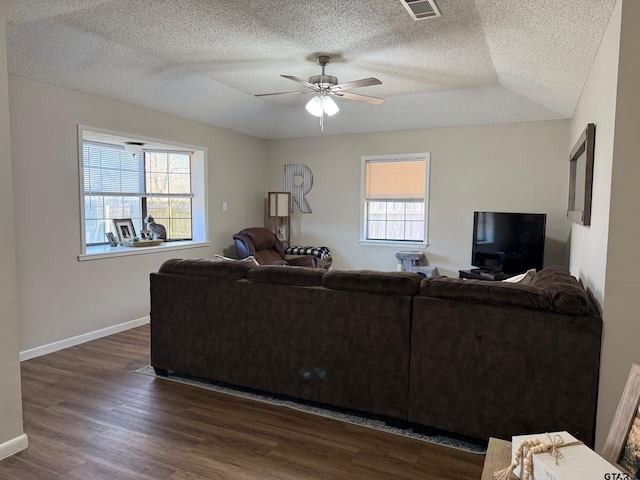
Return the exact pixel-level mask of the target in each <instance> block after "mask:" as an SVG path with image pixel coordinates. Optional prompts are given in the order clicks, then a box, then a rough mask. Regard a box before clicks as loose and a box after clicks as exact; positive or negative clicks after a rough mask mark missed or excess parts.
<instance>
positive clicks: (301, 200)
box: [284, 163, 313, 213]
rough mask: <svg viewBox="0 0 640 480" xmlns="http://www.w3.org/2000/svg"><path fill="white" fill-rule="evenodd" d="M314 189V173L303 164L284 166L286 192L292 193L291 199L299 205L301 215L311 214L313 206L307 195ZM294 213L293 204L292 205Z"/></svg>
mask: <svg viewBox="0 0 640 480" xmlns="http://www.w3.org/2000/svg"><path fill="white" fill-rule="evenodd" d="M311 187H313V172H312V171H311V169H310V168H309V167H307V166H306V165H302V164H299V163H297V164H287V165H285V166H284V190H285V192H291V197H292V198H293V200H294V201H295V203H296V204H297V205H298V208H299V209H300V213H311V206H310V205H309V202H307V199H306V198H305V195H306V194H307V193H309V192H310V191H311ZM291 211H292V212H293V202H292V203H291Z"/></svg>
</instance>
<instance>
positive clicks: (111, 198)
mask: <svg viewBox="0 0 640 480" xmlns="http://www.w3.org/2000/svg"><path fill="white" fill-rule="evenodd" d="M83 177H84V222H85V237H86V244H87V245H95V244H101V243H105V242H106V237H105V234H106V233H107V232H113V231H114V229H113V219H116V218H131V220H132V221H133V224H134V228H135V230H136V234H138V235H139V234H140V232H141V230H142V228H143V227H144V224H143V219H144V218H145V217H146V216H147V215H151V216H153V217H154V220H155V221H156V223H161V224H163V225H165V227H166V229H167V239H168V240H190V239H191V238H192V225H191V220H192V198H193V193H192V189H191V154H190V152H183V151H178V152H172V151H145V152H143V153H140V154H137V155H131V154H130V153H129V152H127V151H125V150H124V148H123V147H122V146H120V145H111V144H104V143H98V142H92V141H86V140H85V141H84V142H83Z"/></svg>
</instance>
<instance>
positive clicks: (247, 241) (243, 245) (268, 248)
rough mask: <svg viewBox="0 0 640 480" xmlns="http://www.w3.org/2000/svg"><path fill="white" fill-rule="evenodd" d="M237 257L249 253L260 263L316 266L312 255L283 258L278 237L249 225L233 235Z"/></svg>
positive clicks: (316, 260) (261, 228)
mask: <svg viewBox="0 0 640 480" xmlns="http://www.w3.org/2000/svg"><path fill="white" fill-rule="evenodd" d="M233 240H234V242H235V244H236V252H237V254H238V258H246V257H248V256H250V255H253V257H254V258H255V259H256V261H257V262H258V263H259V264H260V265H296V266H299V267H317V266H318V259H317V258H316V257H314V256H312V255H302V256H300V257H292V258H288V259H286V260H285V258H284V247H283V246H282V243H281V242H280V240H278V237H276V235H275V234H274V233H273V232H272V231H271V230H269V229H268V228H263V227H250V228H245V229H244V230H241V231H240V232H238V233H236V234H235V235H234V236H233Z"/></svg>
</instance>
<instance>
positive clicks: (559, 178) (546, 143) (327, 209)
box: [267, 119, 569, 276]
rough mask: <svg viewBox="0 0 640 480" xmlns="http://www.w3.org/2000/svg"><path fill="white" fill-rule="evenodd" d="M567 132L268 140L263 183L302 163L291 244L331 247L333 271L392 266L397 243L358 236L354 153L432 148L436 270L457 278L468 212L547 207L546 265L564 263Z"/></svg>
mask: <svg viewBox="0 0 640 480" xmlns="http://www.w3.org/2000/svg"><path fill="white" fill-rule="evenodd" d="M327 121H331V119H329V120H327ZM568 136H569V122H568V121H562V120H561V121H545V122H530V123H516V124H503V125H480V126H468V127H451V128H434V129H426V130H412V131H403V132H385V133H372V134H355V135H340V136H326V137H315V138H294V139H285V140H270V141H269V143H268V148H267V152H268V153H267V187H268V189H270V190H279V189H282V187H283V178H284V165H285V164H288V163H302V164H305V165H307V166H308V167H310V168H311V170H312V171H313V182H314V183H313V188H312V190H311V192H310V193H309V194H308V196H307V199H308V201H309V203H310V205H311V209H312V210H313V213H311V214H301V213H300V211H299V210H298V209H297V207H295V208H294V214H293V218H292V225H293V229H292V240H293V243H294V244H305V245H326V246H328V247H329V248H330V249H331V251H332V254H333V257H334V266H336V267H337V268H371V269H379V270H395V269H396V263H397V261H396V259H395V256H394V251H396V250H399V249H403V248H402V247H398V246H389V247H380V246H363V245H360V243H359V242H358V240H359V235H360V230H359V225H360V176H361V173H360V172H361V157H362V156H363V155H383V154H400V153H418V152H430V153H431V181H430V204H429V246H428V247H427V249H426V250H425V251H424V252H425V255H426V257H427V260H428V263H429V264H430V265H435V266H437V267H438V271H439V273H441V274H444V275H449V276H457V275H458V270H459V269H467V268H469V267H470V266H471V263H470V262H471V235H472V226H473V212H474V210H489V211H491V210H495V211H519V212H541V213H547V215H548V217H547V236H548V240H547V244H546V255H545V257H546V258H545V262H546V263H547V264H564V265H567V264H568V259H567V253H566V242H567V237H568V231H569V230H568V229H569V225H568V223H567V221H566V202H567V182H568V169H569V167H568V152H569V148H568V146H567V138H568ZM404 249H405V250H406V249H408V248H406V247H405V248H404Z"/></svg>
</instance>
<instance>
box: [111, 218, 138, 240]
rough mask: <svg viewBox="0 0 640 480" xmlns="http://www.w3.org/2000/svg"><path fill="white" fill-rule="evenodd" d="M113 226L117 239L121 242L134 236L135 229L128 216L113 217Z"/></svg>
mask: <svg viewBox="0 0 640 480" xmlns="http://www.w3.org/2000/svg"><path fill="white" fill-rule="evenodd" d="M113 226H114V228H115V229H116V233H117V234H118V241H119V242H120V243H121V244H122V242H124V241H127V240H133V238H134V237H135V236H136V230H135V228H134V227H133V221H132V220H131V219H130V218H114V219H113Z"/></svg>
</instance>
